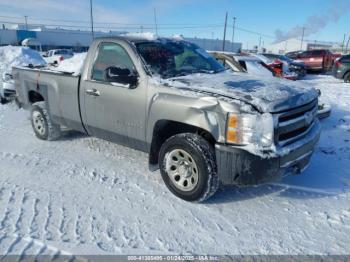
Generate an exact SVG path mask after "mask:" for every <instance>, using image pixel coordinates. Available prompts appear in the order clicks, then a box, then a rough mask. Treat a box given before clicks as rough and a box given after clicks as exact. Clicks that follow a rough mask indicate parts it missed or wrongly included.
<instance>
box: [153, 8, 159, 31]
mask: <svg viewBox="0 0 350 262" xmlns="http://www.w3.org/2000/svg"><path fill="white" fill-rule="evenodd" d="M153 12H154V24H155V26H156V35H157V36H158V24H157V12H156V9H155V8H154V9H153Z"/></svg>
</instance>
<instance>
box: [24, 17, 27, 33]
mask: <svg viewBox="0 0 350 262" xmlns="http://www.w3.org/2000/svg"><path fill="white" fill-rule="evenodd" d="M24 23H25V25H26V30H27V31H28V16H27V15H25V16H24Z"/></svg>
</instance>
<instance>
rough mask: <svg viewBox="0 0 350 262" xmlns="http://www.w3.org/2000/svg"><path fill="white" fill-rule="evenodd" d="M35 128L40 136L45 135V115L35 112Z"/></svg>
mask: <svg viewBox="0 0 350 262" xmlns="http://www.w3.org/2000/svg"><path fill="white" fill-rule="evenodd" d="M33 126H34V129H35V131H36V132H37V133H38V134H40V135H44V134H45V131H46V127H45V120H44V117H43V115H42V114H41V113H40V112H38V111H35V112H33Z"/></svg>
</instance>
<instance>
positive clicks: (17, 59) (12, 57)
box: [0, 46, 46, 76]
mask: <svg viewBox="0 0 350 262" xmlns="http://www.w3.org/2000/svg"><path fill="white" fill-rule="evenodd" d="M30 64H31V65H33V66H45V65H46V62H45V60H44V59H43V58H42V56H41V55H40V54H39V53H38V52H36V51H34V50H32V49H30V48H28V47H21V46H3V47H0V76H1V75H2V74H3V73H11V68H12V67H15V66H28V65H30Z"/></svg>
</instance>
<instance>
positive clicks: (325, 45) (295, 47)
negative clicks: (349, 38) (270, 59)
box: [266, 38, 342, 54]
mask: <svg viewBox="0 0 350 262" xmlns="http://www.w3.org/2000/svg"><path fill="white" fill-rule="evenodd" d="M315 49H329V50H331V51H333V52H341V49H342V47H341V45H340V44H339V43H333V42H324V41H316V40H314V41H311V40H304V41H303V44H302V43H301V39H299V38H291V39H287V40H284V41H281V42H277V43H273V44H270V45H269V46H267V47H266V51H267V52H269V53H275V54H285V53H288V52H294V51H306V50H315Z"/></svg>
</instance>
